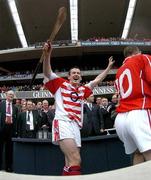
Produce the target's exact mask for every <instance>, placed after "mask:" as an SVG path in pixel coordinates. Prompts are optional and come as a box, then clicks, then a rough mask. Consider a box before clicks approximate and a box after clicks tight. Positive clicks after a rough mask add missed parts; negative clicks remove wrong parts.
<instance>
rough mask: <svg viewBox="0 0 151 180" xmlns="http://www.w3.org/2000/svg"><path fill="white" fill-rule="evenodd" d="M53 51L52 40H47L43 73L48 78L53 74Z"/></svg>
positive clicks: (44, 48)
mask: <svg viewBox="0 0 151 180" xmlns="http://www.w3.org/2000/svg"><path fill="white" fill-rule="evenodd" d="M51 52H52V45H51V43H50V41H47V42H46V43H45V44H44V46H43V56H44V60H43V73H44V76H45V77H46V78H48V79H49V78H50V75H51V70H52V69H51Z"/></svg>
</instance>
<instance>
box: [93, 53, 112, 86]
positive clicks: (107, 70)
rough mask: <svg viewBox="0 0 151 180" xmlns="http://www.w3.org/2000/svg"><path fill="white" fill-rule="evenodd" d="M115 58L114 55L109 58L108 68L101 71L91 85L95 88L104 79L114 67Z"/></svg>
mask: <svg viewBox="0 0 151 180" xmlns="http://www.w3.org/2000/svg"><path fill="white" fill-rule="evenodd" d="M114 62H115V61H114V60H113V57H112V56H111V57H110V58H109V63H108V66H107V68H106V69H105V70H104V71H103V72H102V73H101V74H99V75H98V76H97V77H96V78H95V79H94V80H93V81H92V82H91V87H92V88H94V87H95V86H97V85H98V84H99V83H100V82H102V81H103V79H104V78H105V77H106V76H107V74H108V72H109V71H110V69H111V68H112V66H113V64H114Z"/></svg>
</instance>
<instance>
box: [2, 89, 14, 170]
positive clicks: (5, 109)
mask: <svg viewBox="0 0 151 180" xmlns="http://www.w3.org/2000/svg"><path fill="white" fill-rule="evenodd" d="M13 99H14V92H13V91H11V90H10V91H8V92H7V93H6V100H5V101H2V102H1V103H0V170H1V169H2V160H3V151H4V147H5V151H4V152H5V156H4V157H5V170H6V171H7V172H12V171H13V169H12V164H13V162H12V161H13V157H12V156H13V143H12V137H15V136H16V135H17V114H18V109H17V107H15V105H14V104H13Z"/></svg>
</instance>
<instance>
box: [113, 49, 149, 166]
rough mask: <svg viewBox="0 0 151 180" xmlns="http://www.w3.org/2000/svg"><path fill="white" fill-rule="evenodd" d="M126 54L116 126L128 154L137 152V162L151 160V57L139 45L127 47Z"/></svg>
mask: <svg viewBox="0 0 151 180" xmlns="http://www.w3.org/2000/svg"><path fill="white" fill-rule="evenodd" d="M124 55H125V57H126V58H125V60H124V62H123V65H122V66H121V67H120V68H119V70H118V72H117V74H116V81H115V85H116V88H117V91H118V93H119V96H120V100H119V105H118V107H117V108H116V111H117V112H118V115H117V117H116V120H115V127H116V131H117V134H118V136H119V137H120V139H121V140H122V141H123V142H124V146H125V152H126V154H132V153H134V154H135V152H137V153H136V154H135V155H136V156H138V158H137V157H134V161H135V162H134V163H133V164H137V163H140V162H142V161H144V160H145V161H148V160H151V76H150V74H151V56H150V55H147V54H141V52H140V50H139V49H138V47H135V46H132V47H130V46H129V47H126V48H125V49H124ZM140 155H143V158H141V157H140V158H139V156H140Z"/></svg>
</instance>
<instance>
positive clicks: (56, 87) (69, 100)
mask: <svg viewBox="0 0 151 180" xmlns="http://www.w3.org/2000/svg"><path fill="white" fill-rule="evenodd" d="M45 87H46V88H47V89H48V90H49V91H50V92H51V93H52V94H53V95H54V98H55V103H56V104H55V105H56V111H55V119H58V120H59V119H60V120H65V121H66V120H67V121H71V120H74V121H76V122H77V123H78V125H79V126H80V127H82V123H83V103H84V99H86V98H87V97H89V96H90V95H91V94H92V90H91V82H90V83H89V84H87V85H85V86H80V87H78V88H75V87H74V86H72V85H71V84H70V83H69V81H67V80H65V79H63V78H60V77H58V76H57V75H56V74H55V73H51V80H49V81H48V82H46V83H45Z"/></svg>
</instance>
